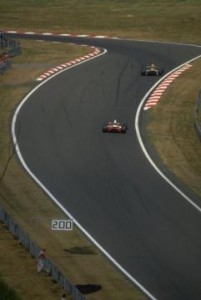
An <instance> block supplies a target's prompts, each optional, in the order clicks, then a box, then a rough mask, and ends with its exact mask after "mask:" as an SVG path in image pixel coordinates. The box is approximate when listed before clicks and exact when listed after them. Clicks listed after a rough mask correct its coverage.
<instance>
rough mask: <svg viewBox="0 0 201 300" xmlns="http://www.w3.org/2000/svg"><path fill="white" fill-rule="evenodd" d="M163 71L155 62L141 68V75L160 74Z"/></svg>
mask: <svg viewBox="0 0 201 300" xmlns="http://www.w3.org/2000/svg"><path fill="white" fill-rule="evenodd" d="M163 72H164V70H163V69H161V68H158V67H157V65H156V64H151V65H148V66H146V67H145V68H142V70H141V75H143V76H160V75H162V74H163Z"/></svg>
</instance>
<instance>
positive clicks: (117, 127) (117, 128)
mask: <svg viewBox="0 0 201 300" xmlns="http://www.w3.org/2000/svg"><path fill="white" fill-rule="evenodd" d="M127 129H128V127H127V125H126V124H123V123H120V122H118V121H117V120H114V121H112V122H111V121H110V122H107V123H106V124H105V125H104V126H103V129H102V131H103V132H108V133H126V131H127Z"/></svg>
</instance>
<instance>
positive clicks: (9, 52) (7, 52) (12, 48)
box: [0, 33, 22, 74]
mask: <svg viewBox="0 0 201 300" xmlns="http://www.w3.org/2000/svg"><path fill="white" fill-rule="evenodd" d="M0 44H1V47H2V49H3V50H4V52H3V53H1V55H0V73H1V74H3V73H4V72H5V71H7V70H8V69H9V68H10V67H11V58H12V57H14V56H16V55H19V54H21V52H22V49H21V46H20V44H19V43H18V42H16V41H15V40H10V39H7V38H6V37H5V36H4V35H3V34H2V33H1V34H0Z"/></svg>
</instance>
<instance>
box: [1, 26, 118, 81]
mask: <svg viewBox="0 0 201 300" xmlns="http://www.w3.org/2000/svg"><path fill="white" fill-rule="evenodd" d="M4 32H5V33H10V34H24V35H39V36H40V35H41V36H60V37H79V38H83V37H84V38H86V37H87V38H96V39H106V38H108V39H119V38H118V37H109V36H105V35H88V34H77V35H76V34H71V33H60V34H56V33H51V32H43V33H37V32H33V31H25V32H22V31H15V30H7V31H6V30H5V31H4ZM91 48H93V49H94V51H93V52H92V53H89V54H88V55H84V56H82V57H80V58H76V59H74V60H72V61H69V62H67V63H64V64H61V65H59V66H57V67H55V68H53V69H50V70H48V71H46V72H45V73H43V74H42V75H40V76H39V77H38V78H37V79H36V80H37V81H42V80H45V79H47V78H48V77H50V76H53V75H54V74H55V73H57V72H60V71H62V70H64V69H68V68H70V67H71V66H72V65H75V64H78V63H80V62H82V61H86V60H88V59H91V58H92V57H95V56H98V55H100V53H101V50H100V49H99V48H95V47H91Z"/></svg>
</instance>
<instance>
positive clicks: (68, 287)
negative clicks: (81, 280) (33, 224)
mask: <svg viewBox="0 0 201 300" xmlns="http://www.w3.org/2000/svg"><path fill="white" fill-rule="evenodd" d="M0 221H2V222H3V223H4V224H5V225H6V226H7V228H8V230H9V231H10V232H12V234H13V235H14V236H15V237H16V238H17V239H18V240H19V242H20V243H21V244H22V245H23V246H24V247H25V248H26V250H27V251H29V252H30V253H31V255H32V256H34V257H35V258H36V257H37V256H38V253H39V251H40V250H41V249H40V248H39V247H38V246H37V245H36V244H35V243H34V242H32V241H31V239H30V238H29V236H28V235H27V234H26V233H25V232H24V231H23V230H22V229H21V228H20V227H19V225H18V224H17V223H15V222H14V221H13V220H12V218H11V217H10V216H9V215H8V214H7V213H6V211H5V210H4V209H3V208H1V207H0ZM45 269H46V270H48V274H49V275H50V276H51V277H52V278H53V279H54V280H55V281H56V282H57V283H58V284H59V285H60V286H61V287H62V288H63V290H64V291H66V292H68V293H69V294H70V295H71V296H72V299H74V300H85V299H86V298H85V297H84V296H83V295H82V294H81V293H80V291H79V289H78V288H76V287H75V286H74V285H73V284H72V283H71V282H70V281H68V280H67V279H66V278H65V277H64V276H63V275H62V273H61V272H60V271H59V270H58V269H57V267H56V266H54V265H53V264H52V262H51V261H50V260H49V259H45Z"/></svg>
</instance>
